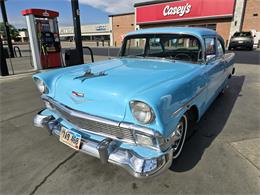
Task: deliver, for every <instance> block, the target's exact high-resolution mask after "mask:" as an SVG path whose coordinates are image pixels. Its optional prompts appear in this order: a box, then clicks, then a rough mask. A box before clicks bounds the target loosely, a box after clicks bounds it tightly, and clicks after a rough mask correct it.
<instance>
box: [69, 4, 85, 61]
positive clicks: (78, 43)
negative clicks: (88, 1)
mask: <svg viewBox="0 0 260 195" xmlns="http://www.w3.org/2000/svg"><path fill="white" fill-rule="evenodd" d="M71 8H72V15H73V24H74V37H75V44H76V49H77V52H78V54H79V57H80V59H79V60H80V63H81V64H83V63H84V58H83V48H82V38H81V29H80V11H79V2H78V0H71Z"/></svg>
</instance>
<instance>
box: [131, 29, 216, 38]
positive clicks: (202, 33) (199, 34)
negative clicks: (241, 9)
mask: <svg viewBox="0 0 260 195" xmlns="http://www.w3.org/2000/svg"><path fill="white" fill-rule="evenodd" d="M158 33H166V34H167V33H169V34H171V33H173V34H190V35H194V36H196V37H202V36H216V35H217V33H216V31H214V30H211V29H208V28H198V27H161V28H147V29H141V30H137V31H133V32H130V33H128V34H127V35H126V36H129V35H140V34H158Z"/></svg>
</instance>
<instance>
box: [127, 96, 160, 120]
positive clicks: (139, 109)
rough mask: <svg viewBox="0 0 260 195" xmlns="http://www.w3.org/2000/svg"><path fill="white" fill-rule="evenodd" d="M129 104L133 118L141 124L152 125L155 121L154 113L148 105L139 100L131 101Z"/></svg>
mask: <svg viewBox="0 0 260 195" xmlns="http://www.w3.org/2000/svg"><path fill="white" fill-rule="evenodd" d="M129 104H130V110H131V112H132V115H133V117H134V118H135V119H136V120H137V121H138V122H139V123H140V124H150V123H152V122H153V121H154V120H155V114H154V111H153V109H152V108H151V107H150V106H149V105H148V104H146V103H144V102H142V101H137V100H133V101H130V103H129ZM141 115H143V116H141ZM142 118H143V119H142Z"/></svg>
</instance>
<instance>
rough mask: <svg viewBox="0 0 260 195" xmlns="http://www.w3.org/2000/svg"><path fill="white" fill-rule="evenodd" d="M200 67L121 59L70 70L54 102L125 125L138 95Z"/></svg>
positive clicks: (58, 88) (171, 62) (59, 84)
mask: <svg viewBox="0 0 260 195" xmlns="http://www.w3.org/2000/svg"><path fill="white" fill-rule="evenodd" d="M196 67H198V65H195V64H188V63H183V62H173V61H168V60H153V59H131V58H118V59H113V60H107V61H102V62H98V63H94V64H89V65H83V66H79V67H76V66H75V68H74V69H71V68H70V69H69V70H67V71H66V72H65V73H64V74H63V75H61V76H60V78H59V79H57V81H56V85H55V91H54V99H56V100H57V101H59V102H62V103H63V104H65V105H66V106H69V107H71V108H73V109H76V110H80V111H83V112H86V113H89V114H92V115H96V116H101V117H105V118H109V119H112V120H116V121H122V120H123V118H124V114H125V109H126V106H128V105H129V101H130V100H133V99H134V97H135V94H139V93H140V92H144V91H145V90H147V89H151V88H152V87H154V86H157V85H160V84H162V83H164V82H166V81H168V80H169V79H178V78H180V77H183V76H185V75H186V74H188V73H190V72H191V71H193V70H195V69H196Z"/></svg>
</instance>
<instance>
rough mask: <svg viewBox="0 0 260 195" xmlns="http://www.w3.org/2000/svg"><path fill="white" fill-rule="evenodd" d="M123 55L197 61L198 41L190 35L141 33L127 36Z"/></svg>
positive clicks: (198, 58)
mask: <svg viewBox="0 0 260 195" xmlns="http://www.w3.org/2000/svg"><path fill="white" fill-rule="evenodd" d="M120 55H121V56H124V57H150V58H166V59H173V60H182V61H189V62H193V63H197V62H200V61H201V58H202V55H201V45H200V41H199V40H198V39H197V38H196V37H194V36H191V35H179V34H147V35H145V34H142V35H133V36H128V37H126V38H125V39H124V43H123V46H122V49H121V54H120Z"/></svg>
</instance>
